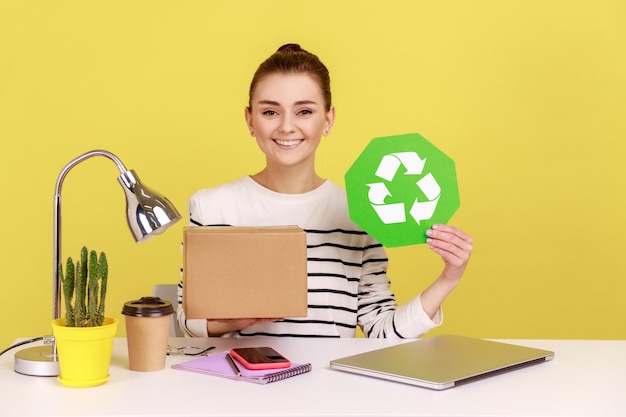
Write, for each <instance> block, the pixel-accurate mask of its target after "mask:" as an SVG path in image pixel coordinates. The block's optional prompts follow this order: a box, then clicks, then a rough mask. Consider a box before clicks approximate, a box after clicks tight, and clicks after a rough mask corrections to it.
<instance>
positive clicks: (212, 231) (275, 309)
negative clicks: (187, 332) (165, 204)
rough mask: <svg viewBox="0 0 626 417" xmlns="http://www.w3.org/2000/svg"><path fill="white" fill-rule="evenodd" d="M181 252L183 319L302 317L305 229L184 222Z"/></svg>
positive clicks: (305, 304) (305, 271)
mask: <svg viewBox="0 0 626 417" xmlns="http://www.w3.org/2000/svg"><path fill="white" fill-rule="evenodd" d="M183 251H184V254H183V309H184V311H185V315H186V316H187V318H190V319H191V318H203V319H212V318H217V319H221V318H224V319H226V318H284V317H305V316H306V314H307V263H306V262H307V258H306V234H305V232H304V231H303V230H302V229H300V228H299V227H297V226H280V227H231V226H224V227H221V226H206V227H186V228H184V231H183Z"/></svg>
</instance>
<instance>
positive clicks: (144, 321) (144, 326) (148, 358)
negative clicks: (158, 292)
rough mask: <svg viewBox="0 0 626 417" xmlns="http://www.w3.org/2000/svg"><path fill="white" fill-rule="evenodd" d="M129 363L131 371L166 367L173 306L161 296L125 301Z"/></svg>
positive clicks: (155, 369) (154, 369) (124, 311)
mask: <svg viewBox="0 0 626 417" xmlns="http://www.w3.org/2000/svg"><path fill="white" fill-rule="evenodd" d="M122 314H123V315H124V317H125V322H126V340H127V342H128V364H129V368H130V370H131V371H140V372H151V371H160V370H161V369H163V368H165V357H166V356H167V343H168V339H169V336H170V335H169V332H170V320H171V315H172V314H174V307H173V306H172V303H170V302H169V301H165V300H162V299H160V298H159V297H142V298H141V299H139V300H134V301H128V302H127V303H124V308H123V309H122Z"/></svg>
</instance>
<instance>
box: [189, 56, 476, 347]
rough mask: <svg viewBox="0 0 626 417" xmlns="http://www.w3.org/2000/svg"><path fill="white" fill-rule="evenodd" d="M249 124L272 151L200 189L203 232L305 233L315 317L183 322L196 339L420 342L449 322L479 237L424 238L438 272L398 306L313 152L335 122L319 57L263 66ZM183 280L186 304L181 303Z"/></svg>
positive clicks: (196, 221)
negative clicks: (452, 299)
mask: <svg viewBox="0 0 626 417" xmlns="http://www.w3.org/2000/svg"><path fill="white" fill-rule="evenodd" d="M249 100H250V101H249V104H248V107H247V108H246V109H245V119H246V123H247V125H248V128H249V129H250V134H251V135H252V136H253V137H255V138H256V141H257V145H258V146H259V148H260V149H261V151H262V152H263V153H264V154H265V159H266V166H265V168H264V169H263V170H261V171H260V172H257V173H256V174H254V175H250V176H246V177H243V178H241V179H239V180H235V181H233V182H231V183H228V184H224V185H222V186H219V187H216V188H212V189H204V190H200V191H198V192H196V193H195V194H194V195H193V196H192V197H191V199H190V200H189V215H190V224H191V225H196V226H209V225H231V226H275V225H285V224H296V225H298V226H300V227H301V228H302V229H304V230H305V232H306V235H307V258H308V263H307V268H308V315H307V317H305V318H285V319H280V320H273V319H255V318H250V319H232V320H202V319H193V320H192V319H190V320H186V318H185V314H184V311H183V309H182V308H181V307H180V306H179V308H178V320H179V323H180V325H181V327H182V328H183V329H184V330H185V331H186V332H187V333H188V334H189V335H191V336H199V337H202V336H209V335H210V336H222V335H226V336H254V335H265V336H267V335H269V336H301V337H302V336H308V337H354V336H355V334H356V328H357V326H360V327H361V328H362V330H363V332H364V334H365V335H366V336H367V337H406V338H415V337H419V336H421V335H422V334H424V333H426V332H427V331H429V330H431V329H432V328H434V327H436V326H438V325H439V324H441V322H442V313H441V304H442V303H443V301H444V299H445V298H446V297H447V295H448V294H449V293H450V292H451V291H452V290H453V289H454V287H456V285H457V284H458V283H459V281H460V279H461V276H462V275H463V272H464V271H465V268H466V266H467V262H468V261H469V258H470V255H471V252H472V239H471V238H470V237H469V236H468V235H466V234H465V233H463V232H462V231H460V230H458V229H456V228H454V227H451V226H446V225H434V226H433V227H432V228H431V229H430V230H428V231H427V232H426V234H427V236H428V240H427V243H428V244H429V246H430V248H431V249H432V251H433V252H435V253H436V254H438V255H439V256H441V258H442V260H443V263H444V268H443V272H442V273H441V275H440V276H439V277H438V278H437V279H435V280H434V281H433V283H432V284H431V285H430V286H429V287H428V288H426V289H425V290H424V291H422V292H421V293H420V294H419V295H418V296H417V297H415V298H414V299H413V300H412V301H410V302H408V303H407V304H405V305H402V306H398V305H397V303H396V301H395V297H394V294H393V293H392V292H391V290H390V282H389V280H388V278H387V275H386V270H387V256H386V254H385V251H384V249H383V247H382V245H380V243H378V242H376V241H375V240H374V239H373V238H372V237H370V236H369V235H367V234H366V233H365V232H364V231H362V230H361V229H360V228H359V227H358V226H356V225H355V224H354V223H352V222H351V221H350V218H349V214H348V207H347V200H346V194H345V191H344V190H343V189H342V188H341V187H339V186H337V185H335V184H333V183H332V182H331V181H329V180H326V179H323V178H322V177H320V176H319V175H318V174H317V173H316V171H315V151H316V150H317V147H318V145H319V143H320V141H321V138H322V136H326V135H328V134H329V132H330V129H331V128H332V126H333V123H334V121H335V109H334V107H333V106H332V102H331V92H330V77H329V74H328V70H327V69H326V67H325V66H324V65H323V64H322V63H321V62H320V60H319V59H318V58H317V56H315V55H313V54H311V53H309V52H307V51H305V50H303V49H301V48H300V46H299V45H296V44H287V45H284V46H282V47H281V48H279V49H278V51H277V52H276V53H274V54H273V55H272V56H270V57H269V58H268V59H267V60H266V61H264V62H263V63H262V64H261V65H260V66H259V68H258V69H257V71H256V73H255V75H254V77H253V79H252V83H251V85H250V94H249ZM182 285H183V283H182V281H181V283H180V286H179V298H180V297H182Z"/></svg>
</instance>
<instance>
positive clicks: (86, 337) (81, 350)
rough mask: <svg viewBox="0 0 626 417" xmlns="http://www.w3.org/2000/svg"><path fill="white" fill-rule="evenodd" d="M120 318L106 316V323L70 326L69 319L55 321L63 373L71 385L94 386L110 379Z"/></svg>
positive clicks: (55, 334) (54, 329) (55, 335)
mask: <svg viewBox="0 0 626 417" xmlns="http://www.w3.org/2000/svg"><path fill="white" fill-rule="evenodd" d="M117 324H118V320H117V319H115V318H110V317H106V318H105V319H104V323H103V325H102V326H97V327H67V326H66V320H65V318H61V319H57V320H53V321H52V332H53V334H54V338H55V340H56V346H57V352H58V354H59V368H60V369H61V375H59V378H58V380H59V381H60V382H61V383H62V384H63V385H65V386H68V387H93V386H96V385H102V384H104V383H105V382H107V380H108V379H109V365H110V364H111V353H112V352H113V340H114V338H115V334H116V332H117Z"/></svg>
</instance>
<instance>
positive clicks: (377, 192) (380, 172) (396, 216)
mask: <svg viewBox="0 0 626 417" xmlns="http://www.w3.org/2000/svg"><path fill="white" fill-rule="evenodd" d="M400 165H403V166H404V168H405V169H406V173H405V175H421V174H422V172H423V170H424V166H425V165H426V158H424V159H421V158H420V157H419V155H418V154H417V153H416V152H397V153H391V154H389V155H385V156H383V158H382V159H381V161H380V164H379V165H378V169H377V170H376V176H377V177H378V178H381V179H383V180H386V181H389V182H391V181H393V178H394V177H395V176H396V173H397V172H398V169H399V168H400ZM416 184H417V186H418V187H419V188H420V190H422V192H423V193H424V195H425V196H426V198H427V199H428V200H427V201H418V199H417V197H416V198H415V201H414V202H413V205H412V206H411V209H410V210H409V214H410V215H411V217H413V219H414V220H415V221H416V222H417V224H420V222H421V221H422V220H428V219H430V218H431V217H432V216H433V214H434V213H435V209H436V208H437V202H438V201H439V197H440V195H441V187H439V184H438V183H437V180H435V177H433V175H432V174H431V173H430V172H429V173H428V174H426V175H424V176H423V177H422V178H421V179H420V180H419V181H417V182H416ZM367 186H368V187H369V192H368V198H369V200H370V203H371V204H372V208H374V210H375V211H376V214H378V217H379V218H380V220H381V221H382V222H383V223H385V224H392V223H405V222H406V211H405V209H404V207H405V206H404V203H392V204H385V198H386V197H388V196H391V193H390V192H389V190H388V189H387V186H386V185H385V183H383V182H375V183H372V184H367Z"/></svg>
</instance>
